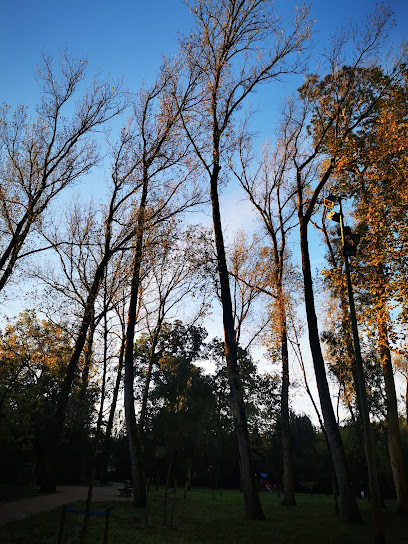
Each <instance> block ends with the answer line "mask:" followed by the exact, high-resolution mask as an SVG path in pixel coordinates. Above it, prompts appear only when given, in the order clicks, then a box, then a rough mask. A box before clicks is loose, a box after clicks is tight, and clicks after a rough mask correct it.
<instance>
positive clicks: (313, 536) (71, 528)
mask: <svg viewBox="0 0 408 544" xmlns="http://www.w3.org/2000/svg"><path fill="white" fill-rule="evenodd" d="M261 499H262V503H263V507H264V512H265V514H266V517H267V519H266V520H265V521H257V522H254V521H246V520H244V519H243V497H242V494H241V493H239V492H238V491H229V490H228V491H223V492H222V494H221V493H217V494H216V497H215V498H214V497H213V495H212V493H211V492H210V491H209V490H205V489H197V490H192V491H191V492H189V494H188V496H187V501H186V503H185V504H184V501H183V499H182V490H179V491H178V496H177V500H176V503H175V507H174V520H173V527H170V526H169V522H170V511H171V506H172V499H171V498H169V501H168V505H167V525H166V526H165V527H163V513H164V499H163V490H159V491H157V492H156V491H152V492H151V493H150V496H149V509H148V517H147V520H146V516H145V512H144V511H143V510H138V509H134V508H133V507H132V504H131V502H129V501H122V502H120V501H115V502H112V503H96V504H95V505H94V508H93V509H94V510H100V509H105V508H112V509H113V510H112V515H111V523H110V531H109V543H110V544H135V543H138V542H143V543H145V544H161V543H180V544H181V543H183V544H193V543H219V544H221V543H222V544H232V543H239V544H244V543H248V544H257V543H259V544H260V543H262V544H264V543H266V542H268V543H273V544H292V543H304V544H309V543H312V544H320V543H321V544H323V543H324V544H353V543H356V544H357V543H358V544H365V543H371V542H373V530H372V520H371V511H370V505H369V503H367V502H366V501H360V503H359V504H360V507H361V511H362V515H363V518H364V521H363V523H361V524H352V525H349V524H346V523H342V522H341V521H339V520H338V519H337V518H336V516H335V515H334V513H333V502H332V498H331V497H327V496H324V495H306V494H305V495H297V497H296V499H297V503H298V506H296V507H283V506H280V500H281V499H279V498H278V497H277V496H276V495H274V494H269V493H268V494H267V493H262V495H261ZM71 506H72V507H73V508H82V507H83V503H82V504H81V503H74V504H73V505H71ZM395 506H396V504H395V502H393V501H390V502H388V503H387V508H386V509H385V510H384V518H385V526H386V537H387V544H408V521H407V519H406V518H403V517H401V516H398V515H397V514H395V513H394V510H395ZM59 519H60V511H59V510H54V511H52V512H47V513H43V514H39V515H36V516H33V517H31V518H29V519H26V520H23V521H18V522H13V523H9V524H7V525H5V526H3V527H0V542H1V543H2V544H17V543H18V544H26V543H30V544H53V543H55V544H56V543H57V539H58V528H59ZM146 522H147V523H146ZM81 523H82V517H81V516H78V515H75V514H67V518H66V525H65V538H64V543H65V544H74V543H75V544H76V543H77V542H78V536H79V533H80V528H81ZM104 523H105V521H104V518H99V517H91V518H90V524H89V533H88V538H87V543H88V544H101V543H102V542H103V532H104Z"/></svg>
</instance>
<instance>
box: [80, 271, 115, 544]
mask: <svg viewBox="0 0 408 544" xmlns="http://www.w3.org/2000/svg"><path fill="white" fill-rule="evenodd" d="M106 295H107V293H106V282H105V292H104V310H105V311H104V330H103V374H102V387H101V400H100V404H99V412H98V421H97V423H96V432H95V437H94V443H93V448H92V454H91V460H90V467H89V482H88V494H87V498H86V503H85V515H84V521H83V523H82V530H81V535H80V540H79V542H80V544H85V541H86V533H87V530H88V524H89V515H88V514H89V513H90V511H91V506H92V495H93V488H94V479H95V471H96V461H97V455H98V445H99V440H100V436H101V429H102V422H103V409H104V402H105V389H106V371H107V363H108V320H107V315H106Z"/></svg>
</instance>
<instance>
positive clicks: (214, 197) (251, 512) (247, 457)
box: [211, 163, 265, 519]
mask: <svg viewBox="0 0 408 544" xmlns="http://www.w3.org/2000/svg"><path fill="white" fill-rule="evenodd" d="M219 171H220V167H219V165H218V164H217V163H216V164H215V165H214V168H213V172H212V176H211V203H212V213H213V226H214V238H215V245H216V251H217V262H218V274H219V280H220V290H221V304H222V316H223V325H224V338H225V344H224V345H225V357H226V361H227V373H228V381H229V385H230V390H231V397H230V399H231V406H232V413H233V418H234V425H235V433H236V437H237V442H238V450H239V456H240V461H241V471H242V480H243V482H242V483H243V491H244V502H245V516H246V518H247V519H265V515H264V513H263V511H262V506H261V501H260V499H259V494H258V490H257V486H256V483H255V475H254V470H253V466H252V456H251V449H250V442H249V432H248V424H247V418H246V413H245V405H244V399H243V390H242V384H241V380H240V377H239V371H238V360H237V345H236V341H235V330H234V318H233V311H232V302H231V292H230V286H229V278H228V269H227V262H226V257H225V246H224V239H223V234H222V226H221V215H220V206H219V198H218V175H219Z"/></svg>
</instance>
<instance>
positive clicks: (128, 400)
mask: <svg viewBox="0 0 408 544" xmlns="http://www.w3.org/2000/svg"><path fill="white" fill-rule="evenodd" d="M147 189H148V176H147V171H144V176H143V189H142V195H141V199H140V204H139V211H138V214H137V225H136V248H135V256H134V261H133V271H132V279H131V284H130V301H129V310H128V319H127V327H126V345H125V379H124V397H125V398H124V403H125V419H126V429H127V435H128V441H129V456H130V466H131V471H132V481H133V503H134V505H135V506H138V507H143V508H144V507H145V506H146V490H145V474H144V461H143V447H142V442H141V439H140V430H139V426H138V424H137V421H136V413H135V397H134V391H133V386H134V372H133V348H134V336H135V326H136V314H137V304H138V296H139V286H140V268H141V264H142V256H143V237H144V228H145V209H146V202H147Z"/></svg>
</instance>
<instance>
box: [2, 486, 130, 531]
mask: <svg viewBox="0 0 408 544" xmlns="http://www.w3.org/2000/svg"><path fill="white" fill-rule="evenodd" d="M118 487H123V484H116V483H113V484H112V485H110V486H107V487H95V488H94V490H93V497H92V501H113V500H117V499H118V498H119V494H118ZM87 494H88V488H87V487H86V486H73V485H64V486H58V487H57V493H52V494H50V495H41V494H38V497H33V498H31V499H22V500H20V501H15V502H8V503H5V504H0V525H4V524H6V523H9V522H10V521H16V520H19V519H24V518H28V517H30V516H32V515H33V514H37V513H38V512H44V511H46V510H53V509H54V508H58V506H62V505H63V504H68V503H70V502H74V501H85V500H86V496H87ZM131 498H132V497H129V498H127V497H121V498H120V500H124V501H125V500H130V499H131Z"/></svg>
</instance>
